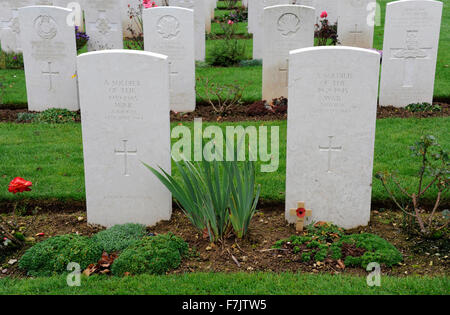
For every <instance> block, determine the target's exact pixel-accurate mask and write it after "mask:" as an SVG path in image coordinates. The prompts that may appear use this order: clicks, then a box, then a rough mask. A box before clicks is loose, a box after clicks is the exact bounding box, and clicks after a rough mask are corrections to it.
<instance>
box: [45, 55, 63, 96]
mask: <svg viewBox="0 0 450 315" xmlns="http://www.w3.org/2000/svg"><path fill="white" fill-rule="evenodd" d="M42 75H46V76H48V90H49V91H52V90H53V78H52V77H53V76H56V75H59V72H54V71H52V62H51V61H49V62H48V71H42Z"/></svg>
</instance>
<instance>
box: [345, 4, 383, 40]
mask: <svg viewBox="0 0 450 315" xmlns="http://www.w3.org/2000/svg"><path fill="white" fill-rule="evenodd" d="M375 7H376V1H375V0H341V1H340V2H339V23H338V40H339V42H340V44H341V45H343V46H353V47H361V48H372V45H373V28H374V23H373V20H371V19H370V17H371V15H370V12H371V10H373V9H374V8H375Z"/></svg>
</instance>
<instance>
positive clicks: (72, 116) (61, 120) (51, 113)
mask: <svg viewBox="0 0 450 315" xmlns="http://www.w3.org/2000/svg"><path fill="white" fill-rule="evenodd" d="M80 119H81V117H80V113H79V112H72V111H69V110H67V109H58V108H51V109H47V110H45V111H43V112H40V113H30V112H23V113H18V114H17V119H16V122H19V123H20V122H22V123H23V122H33V123H42V124H67V123H71V122H77V121H80Z"/></svg>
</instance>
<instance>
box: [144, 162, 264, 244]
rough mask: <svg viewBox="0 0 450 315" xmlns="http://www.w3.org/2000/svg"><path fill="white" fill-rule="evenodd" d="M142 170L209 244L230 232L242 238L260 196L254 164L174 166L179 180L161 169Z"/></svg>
mask: <svg viewBox="0 0 450 315" xmlns="http://www.w3.org/2000/svg"><path fill="white" fill-rule="evenodd" d="M146 166H147V167H148V168H149V169H150V171H152V173H153V174H154V175H155V176H156V177H157V178H158V179H159V180H160V181H161V182H162V183H163V184H164V185H165V186H166V187H167V188H168V189H169V190H170V192H171V193H172V196H173V197H174V198H175V200H176V201H177V203H178V204H179V205H180V207H181V208H182V209H183V211H184V213H185V214H186V216H187V217H188V218H189V220H190V221H191V223H192V224H193V225H194V226H195V227H196V228H197V229H199V230H200V231H202V232H206V231H207V233H208V235H209V237H210V239H211V241H212V242H214V241H216V240H218V239H222V238H223V237H226V236H227V235H228V234H229V232H230V231H231V230H233V231H234V233H235V235H236V236H237V237H239V238H242V237H244V236H245V234H246V233H247V231H248V226H249V224H250V220H251V219H252V217H253V215H254V214H255V212H256V205H257V203H258V200H259V194H260V187H259V186H257V185H256V179H255V173H256V171H255V164H254V162H251V161H247V162H241V165H240V163H239V162H237V161H236V159H234V161H231V162H228V161H217V160H213V161H211V162H208V161H206V160H203V161H202V162H199V163H197V164H193V163H191V162H189V161H182V162H176V166H177V169H178V171H179V173H180V174H181V180H177V179H175V178H174V177H173V176H171V175H170V174H168V173H167V172H165V171H164V170H163V169H161V170H160V171H158V170H156V169H154V168H152V167H150V166H148V165H146Z"/></svg>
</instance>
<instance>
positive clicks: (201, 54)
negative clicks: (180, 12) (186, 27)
mask: <svg viewBox="0 0 450 315" xmlns="http://www.w3.org/2000/svg"><path fill="white" fill-rule="evenodd" d="M205 1H206V0H169V5H170V6H173V7H182V8H187V9H191V10H194V37H195V60H198V61H204V60H205V54H206V42H205Z"/></svg>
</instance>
